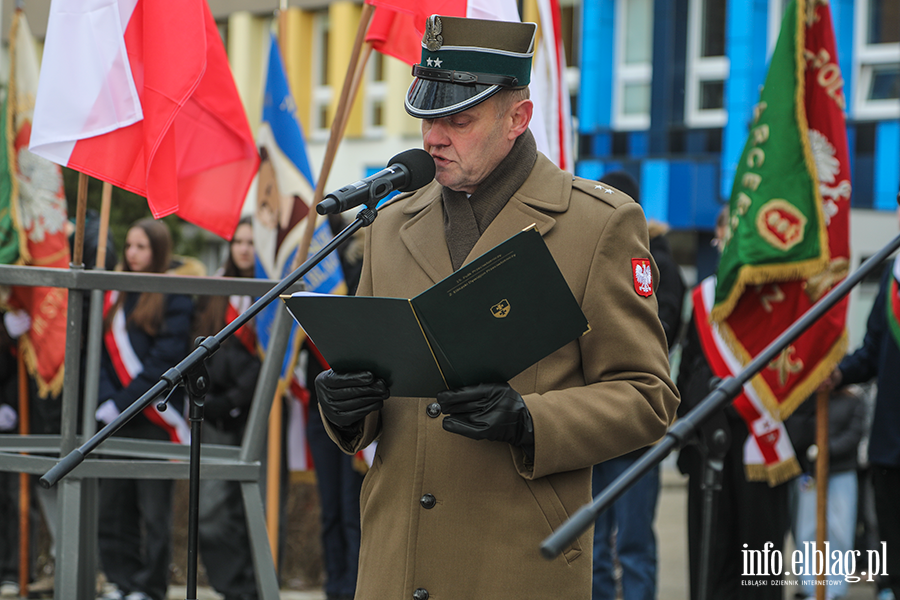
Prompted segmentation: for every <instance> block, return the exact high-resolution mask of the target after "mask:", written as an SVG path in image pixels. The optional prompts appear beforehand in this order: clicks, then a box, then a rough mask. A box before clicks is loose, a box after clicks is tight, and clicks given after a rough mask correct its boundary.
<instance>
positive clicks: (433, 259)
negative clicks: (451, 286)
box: [400, 181, 453, 283]
mask: <svg viewBox="0 0 900 600" xmlns="http://www.w3.org/2000/svg"><path fill="white" fill-rule="evenodd" d="M416 196H418V197H414V198H411V199H410V201H409V204H408V205H407V206H405V207H404V208H403V212H404V213H405V214H412V215H415V216H413V217H412V219H410V220H409V221H407V222H406V223H404V224H403V226H401V227H400V239H401V240H402V241H403V244H404V245H405V246H406V249H407V250H408V251H409V253H410V255H411V256H412V257H413V259H414V260H415V261H416V263H417V264H418V265H419V267H421V268H422V270H423V271H424V272H425V273H426V274H427V275H428V277H430V278H431V281H432V283H437V282H438V281H440V280H441V279H443V278H445V277H447V276H448V275H450V273H452V272H453V267H452V265H451V263H450V251H449V250H448V249H447V242H446V240H445V239H444V211H443V204H442V201H441V186H440V184H438V183H437V182H436V181H433V182H432V183H431V184H429V186H428V187H426V188H425V189H424V191H422V192H419V193H418V194H416Z"/></svg>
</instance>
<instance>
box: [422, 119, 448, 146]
mask: <svg viewBox="0 0 900 600" xmlns="http://www.w3.org/2000/svg"><path fill="white" fill-rule="evenodd" d="M423 139H424V141H425V143H426V144H428V145H429V146H446V145H448V144H449V141H448V138H447V130H446V128H445V127H444V125H443V123H442V122H441V120H440V119H436V120H434V121H432V122H431V126H430V127H428V128H427V129H426V131H425V136H424V138H423Z"/></svg>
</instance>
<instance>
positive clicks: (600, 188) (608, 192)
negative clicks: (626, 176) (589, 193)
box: [594, 185, 613, 194]
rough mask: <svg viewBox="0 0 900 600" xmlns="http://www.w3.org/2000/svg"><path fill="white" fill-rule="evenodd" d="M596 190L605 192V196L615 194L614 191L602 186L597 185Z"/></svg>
mask: <svg viewBox="0 0 900 600" xmlns="http://www.w3.org/2000/svg"><path fill="white" fill-rule="evenodd" d="M594 189H595V190H603V193H605V194H612V193H613V191H612V190H611V189H610V188H605V187H603V186H602V185H595V186H594Z"/></svg>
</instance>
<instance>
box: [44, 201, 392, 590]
mask: <svg viewBox="0 0 900 600" xmlns="http://www.w3.org/2000/svg"><path fill="white" fill-rule="evenodd" d="M388 191H390V190H388ZM384 195H386V193H383V194H381V196H377V193H376V191H375V189H374V187H370V191H369V200H368V201H367V202H366V207H365V208H363V209H362V210H360V211H359V213H358V214H357V215H356V219H355V220H354V221H353V222H352V223H351V224H350V225H348V226H347V227H346V228H344V230H343V231H341V232H340V233H338V234H337V235H336V236H335V237H334V238H333V239H332V240H331V241H330V242H329V243H328V244H326V245H325V246H324V247H323V248H322V249H321V250H319V251H318V252H317V253H316V254H315V255H313V256H312V257H311V258H309V259H307V260H306V262H304V263H303V264H302V265H300V266H299V267H297V269H295V270H294V271H293V272H292V273H291V274H290V275H288V276H287V277H285V278H284V279H282V280H281V281H280V282H279V283H278V284H276V285H275V286H274V287H273V288H272V289H271V290H269V291H268V292H266V294H265V295H264V296H262V297H260V298H259V299H258V300H256V302H254V303H253V304H252V305H251V306H250V307H249V308H248V309H247V310H246V311H244V312H243V313H241V315H239V316H238V317H237V318H236V319H234V320H233V321H232V322H231V323H228V324H227V325H226V326H225V327H223V328H222V330H221V331H219V332H218V333H217V334H215V335H213V336H209V337H206V338H203V339H202V341H200V342H199V344H198V345H197V347H196V348H194V350H193V351H192V352H191V353H190V354H189V355H188V356H187V357H186V358H184V359H183V360H182V361H181V362H179V363H178V364H177V365H175V366H174V367H172V368H171V369H169V370H168V371H166V372H165V373H163V375H162V377H161V378H160V381H158V382H157V383H156V384H155V385H154V386H153V387H151V388H150V389H149V390H147V392H145V393H144V394H143V395H142V396H141V397H140V398H138V399H137V400H135V401H134V403H132V404H131V406H129V407H128V408H126V409H125V410H124V411H122V413H121V414H120V415H119V416H118V417H116V418H115V420H113V421H112V422H111V423H109V424H108V425H106V427H104V428H103V429H101V430H100V431H98V432H97V433H96V434H94V436H93V437H92V438H91V439H89V440H88V441H87V442H85V443H84V444H82V445H81V446H80V447H78V448H75V449H74V450H72V451H71V452H70V453H69V454H67V455H66V456H65V457H64V458H62V459H61V460H60V461H59V462H58V463H56V464H55V465H54V466H53V467H51V468H50V470H48V471H47V472H46V473H45V474H44V475H43V476H42V477H41V478H40V484H41V486H42V487H44V488H49V487H51V486H53V485H54V484H56V483H57V482H58V481H59V480H60V479H62V478H63V477H65V476H66V475H67V474H68V473H70V472H71V471H72V470H73V469H74V468H75V467H77V466H78V465H80V464H81V463H82V462H83V461H84V459H85V457H86V456H87V455H88V454H90V453H91V452H92V451H94V450H95V449H96V448H97V446H99V445H100V444H101V443H103V442H104V441H105V440H106V439H107V438H109V437H110V436H112V435H113V434H114V433H115V432H116V431H118V430H119V429H121V428H122V426H123V425H125V423H127V422H128V421H130V420H131V419H132V418H133V417H134V416H135V415H137V414H138V413H140V412H141V411H143V410H144V408H146V407H147V406H149V405H150V404H151V403H152V402H153V401H154V400H155V399H156V398H157V397H159V396H160V395H161V394H163V393H164V392H168V393H167V395H166V398H165V399H164V400H163V401H162V402H160V403H159V404H157V408H158V409H159V410H160V411H163V410H165V409H166V407H167V403H168V401H169V398H170V397H171V396H172V394H173V393H174V392H175V390H176V389H177V387H178V386H179V385H181V384H182V383H184V384H185V387H186V388H187V390H188V395H189V397H190V413H189V418H190V421H191V452H190V495H189V506H188V565H187V590H186V591H187V598H189V599H192V600H193V599H196V598H197V556H198V554H197V547H198V541H199V539H198V516H199V490H200V438H201V425H202V422H203V397H204V396H205V394H206V390H207V389H208V387H209V374H208V373H207V370H206V363H205V362H204V361H205V360H206V358H207V357H209V356H212V355H213V354H214V353H215V352H216V351H217V350H218V349H219V347H220V346H221V345H222V343H223V342H224V341H225V340H226V339H228V337H229V336H230V335H232V334H233V333H234V332H235V331H237V330H238V329H239V328H240V327H241V326H242V325H244V324H245V323H247V322H248V321H249V320H250V319H252V318H253V317H255V316H256V315H257V314H258V313H259V312H260V311H261V310H262V309H263V308H265V307H266V306H267V305H268V304H270V303H271V302H272V300H274V299H275V298H277V297H279V296H280V295H281V294H283V293H284V292H285V291H286V290H287V289H288V288H289V287H291V286H292V285H293V284H294V283H296V282H297V281H299V280H300V278H301V277H303V276H304V275H306V274H307V273H308V272H309V271H310V270H311V269H312V268H313V267H315V266H316V265H317V264H318V263H319V262H321V261H322V260H323V259H324V258H325V257H326V256H327V255H328V254H330V253H331V252H332V251H333V250H334V249H335V248H337V247H338V246H340V245H341V244H342V243H344V242H345V241H346V240H347V239H349V238H350V236H352V235H353V234H354V233H356V232H357V231H359V230H360V229H361V228H363V227H368V226H369V225H371V224H372V222H373V221H375V217H377V216H378V211H377V210H376V208H375V207H376V205H377V203H378V200H380V199H381V197H383V196H384ZM309 218H314V215H310V217H309Z"/></svg>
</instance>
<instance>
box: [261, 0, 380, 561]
mask: <svg viewBox="0 0 900 600" xmlns="http://www.w3.org/2000/svg"><path fill="white" fill-rule="evenodd" d="M281 3H282V8H281V12H280V14H279V18H278V31H279V42H280V43H279V45H280V47H281V52H282V60H284V59H285V57H284V48H285V45H286V38H287V21H286V16H287V13H286V10H287V7H286V4H287V3H286V0H281ZM373 11H374V8H373V7H372V6H371V5H369V4H363V10H362V14H361V15H360V20H359V27H358V28H357V32H356V38H355V39H354V42H353V49H352V52H351V56H350V64H349V65H348V67H347V73H346V75H345V78H344V84H343V87H342V88H341V95H340V98H339V100H338V105H337V108H336V110H335V115H334V119H333V121H332V123H331V134H330V135H329V138H328V145H327V147H326V150H325V158H324V160H323V162H322V168H321V169H320V171H319V179H318V181H317V183H316V189H315V192H314V195H313V203H312V206H316V205H317V204H318V203H319V202H321V201H322V198H323V197H324V196H325V191H324V188H325V182H326V181H327V180H328V174H329V173H330V172H331V167H332V164H333V163H334V157H335V155H336V154H337V147H338V144H339V143H340V141H341V139H342V138H343V135H344V130H345V128H346V126H347V121H348V120H349V114H350V107H351V106H352V104H353V99H354V98H355V97H356V92H357V90H358V88H359V82H360V80H361V79H362V74H363V70H364V68H365V64H366V62H367V61H368V58H369V56H370V54H371V52H372V48H371V46H370V45H367V46H368V48H367V51H366V52H365V54H364V55H363V59H362V60H360V54H361V48H362V45H363V42H364V40H365V34H366V31H367V30H368V28H369V23H370V22H371V20H372V14H373ZM316 221H317V217H316V215H315V213H314V212H313V211H310V214H309V217H308V218H307V222H306V227H305V229H304V230H303V236H302V237H301V238H300V242H299V244H298V246H297V254H296V255H295V257H294V266H296V265H298V264H300V263H301V262H303V261H304V260H306V257H307V256H308V255H309V248H310V245H311V243H312V237H313V234H314V233H315V230H316ZM288 377H291V374H288ZM287 385H288V383H287V381H282V382H280V383H279V385H278V387H277V388H276V391H275V398H274V400H273V401H272V408H271V409H270V412H269V438H268V448H267V462H266V529H267V531H268V533H269V545H270V546H271V549H272V556H273V559H274V562H275V565H276V569H277V565H278V529H279V527H278V526H279V517H280V514H281V511H280V510H279V508H280V498H281V495H280V490H281V455H282V443H281V442H282V440H281V437H282V436H281V435H280V432H281V430H282V422H283V414H282V413H283V410H284V407H283V403H282V398H283V397H284V391H285V387H286V386H287Z"/></svg>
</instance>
